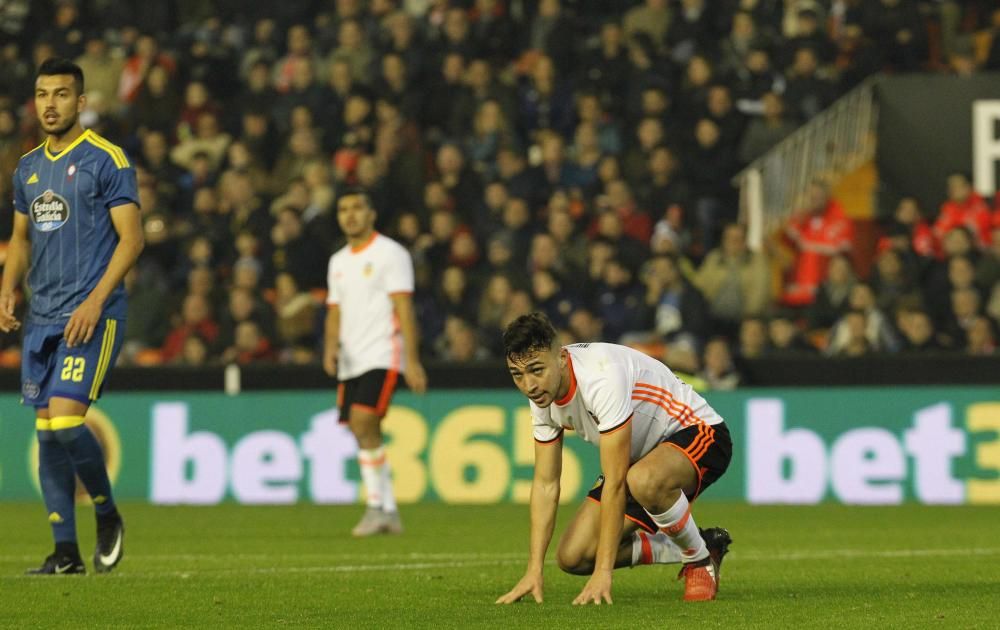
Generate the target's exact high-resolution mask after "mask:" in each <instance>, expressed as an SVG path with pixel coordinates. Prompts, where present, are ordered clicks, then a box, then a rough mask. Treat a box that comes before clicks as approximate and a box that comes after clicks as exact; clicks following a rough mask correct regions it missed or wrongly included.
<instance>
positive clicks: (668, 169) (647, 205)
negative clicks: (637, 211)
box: [633, 145, 726, 241]
mask: <svg viewBox="0 0 1000 630" xmlns="http://www.w3.org/2000/svg"><path fill="white" fill-rule="evenodd" d="M714 168H716V167H715V166H713V169H714ZM718 168H719V169H720V170H721V169H725V168H726V165H725V164H721V165H718ZM646 170H647V176H646V177H644V178H643V179H642V180H641V181H640V183H639V188H638V197H639V203H640V205H641V206H642V208H644V209H645V210H646V212H648V213H650V214H651V215H653V216H661V213H665V212H667V211H668V210H670V209H671V208H674V207H676V209H677V210H678V211H680V212H681V214H687V213H689V212H692V211H694V210H695V204H694V195H693V191H692V189H691V185H690V184H689V182H688V181H687V179H685V178H684V177H682V176H681V172H680V168H679V164H678V163H677V159H676V157H675V156H674V153H673V151H671V150H670V149H669V148H667V147H666V146H662V145H661V146H658V147H655V148H653V149H652V150H651V151H650V155H649V161H648V168H647V169H646ZM699 183H702V182H699ZM633 236H634V237H635V238H638V239H640V240H643V241H648V240H649V235H645V238H643V236H644V235H643V234H641V233H635V234H633Z"/></svg>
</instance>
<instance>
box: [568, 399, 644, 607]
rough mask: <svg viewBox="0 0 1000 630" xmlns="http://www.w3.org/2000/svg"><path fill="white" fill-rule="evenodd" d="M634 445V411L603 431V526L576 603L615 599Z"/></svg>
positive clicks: (601, 445) (601, 507)
mask: <svg viewBox="0 0 1000 630" xmlns="http://www.w3.org/2000/svg"><path fill="white" fill-rule="evenodd" d="M631 445H632V417H631V415H629V416H628V418H625V419H624V420H621V422H620V423H619V424H618V426H617V427H615V428H614V429H612V430H610V431H608V432H606V433H602V434H601V443H600V452H601V472H603V473H604V488H603V489H602V490H601V505H600V514H601V516H600V525H599V526H600V529H599V535H598V539H597V555H596V556H595V557H594V573H593V574H592V575H591V576H590V579H589V580H588V581H587V584H586V585H585V586H584V587H583V590H582V591H580V594H579V595H577V597H576V599H574V600H573V604H574V605H576V604H590V603H594V604H598V605H600V604H601V603H602V602H607V603H609V604H610V603H612V601H611V573H612V571H613V570H614V568H615V558H616V556H617V553H618V545H619V541H620V540H621V536H622V523H623V522H624V520H625V476H626V475H627V474H628V468H629V454H630V451H631Z"/></svg>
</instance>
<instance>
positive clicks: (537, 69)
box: [518, 55, 573, 139]
mask: <svg viewBox="0 0 1000 630" xmlns="http://www.w3.org/2000/svg"><path fill="white" fill-rule="evenodd" d="M519 100H520V112H519V115H518V121H519V125H518V127H519V129H520V133H521V136H522V137H523V138H531V139H534V137H535V134H536V132H538V131H540V130H542V129H549V130H551V131H554V132H556V133H558V134H559V135H562V136H565V135H566V134H567V133H568V132H569V131H570V130H571V128H572V127H571V125H572V120H573V111H572V108H573V105H572V100H571V98H570V92H569V91H568V90H567V89H566V86H565V85H564V82H563V81H562V77H560V76H558V75H557V72H556V68H555V64H554V63H553V62H552V59H551V58H550V57H548V56H546V55H541V56H540V57H538V58H537V59H536V60H535V62H534V65H533V66H532V68H531V71H530V74H529V75H528V76H527V77H525V78H523V79H522V80H521V89H520V99H519Z"/></svg>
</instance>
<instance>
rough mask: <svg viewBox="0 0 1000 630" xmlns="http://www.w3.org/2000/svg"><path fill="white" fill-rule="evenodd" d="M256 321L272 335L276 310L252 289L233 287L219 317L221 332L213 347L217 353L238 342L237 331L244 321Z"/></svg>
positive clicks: (267, 333) (268, 334)
mask: <svg viewBox="0 0 1000 630" xmlns="http://www.w3.org/2000/svg"><path fill="white" fill-rule="evenodd" d="M250 321H252V322H256V323H257V324H258V325H259V326H260V328H261V329H262V330H265V331H267V332H266V333H265V334H266V335H267V336H269V337H270V336H271V335H272V334H273V331H274V312H273V311H272V310H271V308H270V307H269V306H268V305H267V304H265V303H263V302H262V301H260V300H258V299H257V296H256V295H255V293H254V292H253V291H251V290H250V289H246V288H242V287H233V288H232V289H230V290H229V300H228V303H227V305H226V308H225V310H224V312H223V313H222V317H220V318H219V334H218V336H217V337H216V338H215V341H214V342H213V344H212V347H213V348H214V349H215V351H216V354H222V353H224V351H225V350H226V349H227V348H230V347H232V346H233V345H235V344H236V331H237V329H238V328H239V326H240V324H242V323H243V322H250Z"/></svg>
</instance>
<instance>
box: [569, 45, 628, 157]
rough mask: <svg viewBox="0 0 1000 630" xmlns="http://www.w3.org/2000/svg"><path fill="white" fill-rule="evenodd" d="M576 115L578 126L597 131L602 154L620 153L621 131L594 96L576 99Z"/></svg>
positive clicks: (588, 95)
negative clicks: (587, 125) (588, 125)
mask: <svg viewBox="0 0 1000 630" xmlns="http://www.w3.org/2000/svg"><path fill="white" fill-rule="evenodd" d="M605 28H607V27H605ZM576 115H577V118H578V120H579V122H580V124H590V125H593V126H594V127H595V128H596V129H597V137H598V140H599V145H600V148H601V152H602V153H604V154H612V155H617V154H618V153H620V152H621V150H622V137H621V131H620V130H619V128H618V125H617V124H616V123H615V121H614V118H613V117H612V116H611V115H610V114H608V112H606V111H604V108H603V107H602V105H601V101H600V98H599V97H598V96H597V95H596V94H593V93H590V92H584V93H582V94H579V95H578V96H577V97H576Z"/></svg>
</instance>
